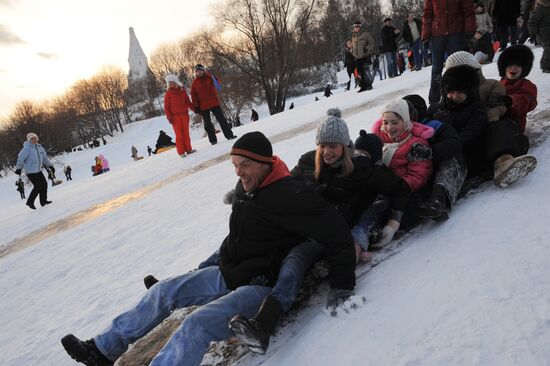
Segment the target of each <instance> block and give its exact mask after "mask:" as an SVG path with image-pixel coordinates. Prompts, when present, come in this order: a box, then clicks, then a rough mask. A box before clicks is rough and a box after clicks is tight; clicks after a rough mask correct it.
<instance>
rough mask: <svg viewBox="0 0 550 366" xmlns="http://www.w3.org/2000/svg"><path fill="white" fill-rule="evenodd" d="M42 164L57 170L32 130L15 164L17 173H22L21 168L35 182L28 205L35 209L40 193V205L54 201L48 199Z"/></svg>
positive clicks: (51, 169) (50, 169)
mask: <svg viewBox="0 0 550 366" xmlns="http://www.w3.org/2000/svg"><path fill="white" fill-rule="evenodd" d="M42 166H46V167H47V169H48V170H49V171H51V172H52V173H53V172H55V168H54V167H53V164H52V163H51V162H50V160H49V159H48V156H47V155H46V150H44V148H43V147H42V145H40V144H39V143H38V135H37V134H35V133H33V132H31V133H29V134H28V135H27V141H25V142H24V143H23V148H22V149H21V151H19V155H18V157H17V163H16V164H15V174H17V175H21V170H22V169H24V170H25V174H26V175H27V177H28V178H29V180H30V181H31V183H32V184H33V188H32V191H31V193H30V194H29V198H28V199H27V206H29V208H31V209H33V210H35V209H36V207H35V205H34V200H35V199H36V196H38V195H40V205H42V206H45V205H47V204H50V203H52V201H48V182H47V181H46V178H45V177H44V174H43V173H42Z"/></svg>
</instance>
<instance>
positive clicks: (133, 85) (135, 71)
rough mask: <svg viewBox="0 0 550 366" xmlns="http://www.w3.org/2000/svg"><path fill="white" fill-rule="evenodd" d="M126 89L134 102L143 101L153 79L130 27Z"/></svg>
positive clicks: (146, 96)
mask: <svg viewBox="0 0 550 366" xmlns="http://www.w3.org/2000/svg"><path fill="white" fill-rule="evenodd" d="M128 64H129V65H130V69H129V71H128V89H129V91H130V95H131V96H132V99H133V100H134V101H136V102H137V101H143V100H146V99H147V98H148V89H150V88H148V84H149V83H148V81H150V80H151V78H152V77H153V75H152V73H151V70H149V64H148V63H147V56H145V52H143V49H142V48H141V45H140V44H139V41H138V39H137V37H136V33H135V32H134V28H132V27H130V51H129V53H128Z"/></svg>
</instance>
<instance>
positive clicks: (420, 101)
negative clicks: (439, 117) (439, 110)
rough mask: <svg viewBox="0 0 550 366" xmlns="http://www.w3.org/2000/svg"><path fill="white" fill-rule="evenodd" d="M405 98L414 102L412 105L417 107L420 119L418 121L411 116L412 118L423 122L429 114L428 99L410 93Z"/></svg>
mask: <svg viewBox="0 0 550 366" xmlns="http://www.w3.org/2000/svg"><path fill="white" fill-rule="evenodd" d="M403 99H405V100H406V101H407V102H410V103H412V105H413V106H414V108H415V109H416V113H417V119H418V121H416V120H415V119H413V118H412V117H411V120H414V121H416V122H422V121H423V120H424V118H426V115H427V114H428V106H427V105H426V101H425V100H424V98H422V97H421V96H420V95H418V94H409V95H406V96H404V97H403Z"/></svg>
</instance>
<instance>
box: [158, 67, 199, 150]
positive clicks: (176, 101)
mask: <svg viewBox="0 0 550 366" xmlns="http://www.w3.org/2000/svg"><path fill="white" fill-rule="evenodd" d="M166 87H167V90H166V94H165V95H164V113H165V114H166V118H168V122H170V124H171V125H172V128H173V129H174V133H175V134H176V150H177V151H178V154H179V156H180V157H182V158H184V157H186V156H187V154H192V153H194V152H195V151H196V150H195V149H193V148H192V147H191V138H190V136H189V112H188V110H191V111H194V108H193V104H191V100H190V99H189V96H188V95H187V92H186V91H185V88H184V87H183V84H182V83H181V81H180V80H179V79H178V77H177V76H176V75H166Z"/></svg>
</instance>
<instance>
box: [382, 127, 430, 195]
mask: <svg viewBox="0 0 550 366" xmlns="http://www.w3.org/2000/svg"><path fill="white" fill-rule="evenodd" d="M381 128H382V120H381V119H379V120H378V121H376V123H375V124H374V126H372V132H373V133H374V134H376V135H377V136H378V137H380V138H381V139H382V141H383V142H384V158H386V159H391V160H390V161H389V164H387V163H386V162H384V163H385V164H386V165H387V166H388V167H389V168H390V169H391V170H393V172H394V173H395V174H396V175H398V176H399V177H401V178H402V179H403V180H404V181H405V182H407V184H408V185H409V187H410V189H411V191H412V192H416V191H418V190H419V189H420V188H422V187H424V186H425V185H426V183H427V182H428V179H429V178H430V175H431V174H432V169H433V167H432V159H431V153H430V154H429V156H430V157H426V156H423V155H425V154H423V155H422V154H421V155H422V156H415V155H417V154H412V153H411V150H412V149H413V147H414V146H415V145H417V144H420V145H423V146H424V147H427V148H429V147H430V144H429V143H428V141H427V140H428V139H429V138H430V137H432V136H433V135H434V130H433V128H431V127H429V126H425V125H423V124H421V123H417V122H412V128H411V130H410V131H405V132H403V133H402V134H401V136H399V137H398V138H397V139H396V140H395V141H392V139H391V138H390V137H389V136H388V134H386V133H385V132H384V131H382V130H381ZM394 144H397V146H396V145H394ZM392 145H393V146H392ZM421 148H422V147H420V150H424V151H425V150H426V149H421ZM417 150H418V147H417ZM392 153H393V156H389V155H388V154H392ZM384 158H383V159H382V160H383V161H385V160H386V159H384Z"/></svg>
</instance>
